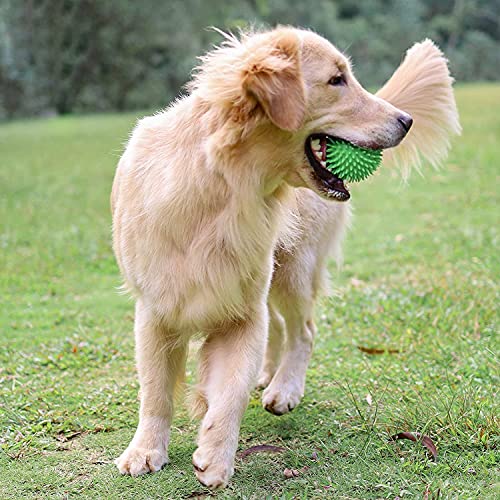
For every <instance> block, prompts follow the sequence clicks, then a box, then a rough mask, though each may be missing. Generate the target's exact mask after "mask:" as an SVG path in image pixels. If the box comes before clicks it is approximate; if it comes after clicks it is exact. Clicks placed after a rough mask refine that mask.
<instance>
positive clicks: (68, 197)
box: [0, 85, 500, 499]
mask: <svg viewBox="0 0 500 500" xmlns="http://www.w3.org/2000/svg"><path fill="white" fill-rule="evenodd" d="M457 97H458V101H459V107H460V111H461V117H462V124H463V127H464V132H463V136H462V137H461V138H460V139H458V140H456V141H455V144H454V148H453V152H452V154H451V157H450V159H449V162H448V164H447V165H446V166H445V167H444V168H443V169H442V170H440V171H433V170H430V169H428V170H427V171H425V172H424V173H425V176H424V177H421V176H419V175H418V174H414V175H413V176H412V178H411V180H410V184H409V185H408V186H404V185H402V184H401V181H400V178H399V177H398V176H397V175H396V172H391V171H384V172H382V173H381V175H379V176H377V177H376V178H375V179H373V180H372V181H370V182H367V183H365V184H363V185H360V186H359V187H358V186H356V187H355V188H354V189H353V200H354V206H355V209H356V210H355V212H356V213H355V221H354V226H353V228H352V230H351V231H350V233H349V236H348V239H347V244H346V249H345V250H346V252H345V253H346V259H345V265H344V267H343V269H342V270H341V271H340V272H339V273H337V272H336V271H334V272H333V274H334V278H335V280H334V281H335V285H336V289H337V292H338V293H337V294H336V295H334V296H332V297H330V298H328V299H325V300H324V302H323V304H322V305H321V306H320V307H319V308H318V311H317V321H318V325H319V335H318V338H317V342H316V349H315V353H314V356H313V360H312V364H311V367H310V370H309V372H308V376H309V378H308V389H307V393H306V396H305V399H304V401H303V402H302V404H301V405H300V406H299V407H298V408H297V409H296V410H294V411H293V412H292V413H291V414H289V415H285V416H283V417H276V416H273V415H271V414H269V413H266V412H265V411H264V410H263V409H262V408H261V406H260V393H259V392H258V391H255V392H254V393H253V397H252V400H251V402H250V406H249V408H248V410H247V412H246V415H245V418H244V421H243V424H242V430H241V439H240V449H245V448H248V447H250V446H253V445H257V444H271V445H278V446H282V447H284V448H285V452H284V453H281V454H273V455H271V454H266V453H259V454H255V455H251V456H248V457H246V458H244V459H238V460H237V463H236V473H235V475H234V477H233V480H232V482H231V484H230V486H229V487H228V489H226V490H225V491H224V492H222V493H219V494H218V495H217V497H218V498H258V499H261V498H265V497H271V496H273V497H274V496H275V497H279V498H321V497H330V498H389V499H394V498H396V497H397V496H399V497H401V498H422V497H425V495H426V493H425V492H426V491H427V492H430V493H427V495H428V498H429V499H430V498H437V497H438V496H439V498H461V499H462V498H481V499H485V498H495V497H496V498H498V497H499V495H500V489H499V487H498V484H499V481H498V474H497V468H496V467H497V462H498V444H499V440H498V423H499V422H498V404H497V403H498V399H497V394H496V391H497V387H498V375H499V371H498V361H497V357H496V355H497V352H498V346H499V345H498V337H497V328H498V315H497V309H498V278H499V270H500V265H499V255H500V251H499V248H498V240H499V231H498V230H499V222H500V221H499V209H498V185H499V183H498V181H499V175H498V172H499V166H500V160H499V156H500V115H499V110H500V85H475V86H467V87H459V88H458V91H457ZM134 119H135V117H134V116H133V115H130V114H129V115H105V116H85V117H65V118H55V119H44V120H31V121H22V122H15V123H11V124H4V125H1V126H0V252H1V253H0V301H1V309H0V332H1V334H0V433H1V434H0V436H1V437H0V446H1V452H0V471H1V474H0V498H2V499H3V498H19V499H21V498H22V499H25V498H51V497H54V498H67V497H77V496H78V497H80V498H116V499H119V498H120V499H121V498H130V499H132V498H133V499H139V498H140V499H143V498H144V499H146V498H169V499H170V498H185V497H195V496H197V495H199V496H203V495H204V494H207V490H205V489H204V488H203V487H202V486H201V485H200V484H199V483H198V482H197V481H196V479H195V477H194V474H193V473H192V468H191V454H192V452H193V451H194V449H195V436H196V426H197V424H196V422H192V421H190V420H189V418H188V416H187V411H186V409H185V408H184V406H183V405H182V404H181V405H179V410H178V412H177V416H176V418H175V421H174V429H173V433H172V442H171V447H170V459H171V463H170V464H169V465H168V466H167V467H166V468H164V469H163V470H162V471H161V472H160V473H158V474H154V475H150V476H145V477H140V478H138V479H132V478H130V477H123V476H120V475H119V473H118V471H117V469H116V467H115V466H114V464H113V463H112V461H113V459H114V458H115V457H116V456H118V455H119V454H120V453H121V451H122V450H123V449H124V448H125V447H126V446H127V444H128V442H129V440H130V438H131V436H132V434H133V432H134V429H135V426H136V423H137V414H138V402H137V388H138V386H137V381H136V375H135V370H134V360H133V336H132V321H133V315H132V313H133V303H132V301H131V300H130V299H129V298H127V297H125V296H123V295H120V294H119V293H118V292H117V290H116V287H117V286H118V285H119V284H120V279H119V276H118V272H117V267H116V264H115V262H114V258H113V255H112V252H111V248H110V214H109V208H108V207H109V203H108V200H109V192H110V187H111V181H112V177H113V172H114V168H115V164H116V163H117V160H118V157H119V155H120V151H121V149H122V144H123V142H124V141H125V140H126V138H127V135H128V133H129V131H130V129H131V127H132V125H133V123H134ZM333 269H334V266H333V265H332V270H333ZM359 346H361V347H366V348H372V347H374V348H380V349H394V350H398V351H399V352H397V353H385V354H381V355H370V354H367V353H365V352H362V351H361V350H359V349H358V347H359ZM192 373H193V367H192V364H191V365H190V372H189V376H188V379H189V380H190V381H192V380H193V375H192ZM401 431H417V432H421V433H424V434H427V435H429V436H430V437H431V438H432V439H433V441H434V442H435V444H436V446H437V448H438V459H437V462H433V461H432V460H430V459H429V457H428V455H427V453H426V450H425V449H424V448H423V447H422V446H421V445H420V444H418V443H412V442H410V441H397V442H389V440H388V438H389V436H391V435H392V434H394V433H397V432H401ZM285 468H289V469H297V470H299V472H300V475H299V476H298V477H295V478H292V479H286V478H285V476H284V474H283V471H284V469H285ZM425 498H427V497H425Z"/></svg>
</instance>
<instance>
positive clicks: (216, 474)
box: [193, 448, 234, 489]
mask: <svg viewBox="0 0 500 500" xmlns="http://www.w3.org/2000/svg"><path fill="white" fill-rule="evenodd" d="M233 462H234V459H233V457H231V459H230V460H229V459H228V457H224V456H222V455H221V453H220V450H217V451H213V450H207V449H204V448H198V449H197V450H196V451H195V452H194V454H193V467H194V472H195V474H196V477H197V479H198V481H199V482H200V483H201V484H203V485H204V486H206V487H207V488H213V489H222V488H225V487H226V486H227V483H228V482H229V479H231V476H232V475H233V473H234V467H233Z"/></svg>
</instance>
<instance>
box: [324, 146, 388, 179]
mask: <svg viewBox="0 0 500 500" xmlns="http://www.w3.org/2000/svg"><path fill="white" fill-rule="evenodd" d="M381 161H382V150H381V149H365V148H360V147H357V146H354V145H353V144H351V143H350V142H347V141H344V140H342V139H332V138H329V139H328V142H327V145H326V168H327V169H328V170H329V171H330V172H331V173H332V174H334V175H336V176H337V177H339V178H340V179H342V180H345V181H349V182H359V181H362V180H364V179H366V178H367V177H369V176H370V175H372V174H373V172H375V170H377V168H378V166H379V165H380V162H381Z"/></svg>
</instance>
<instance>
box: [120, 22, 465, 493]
mask: <svg viewBox="0 0 500 500" xmlns="http://www.w3.org/2000/svg"><path fill="white" fill-rule="evenodd" d="M424 44H425V42H424ZM417 56H418V57H417ZM413 58H416V59H418V60H419V61H420V66H421V67H422V68H427V69H428V70H432V71H437V70H438V71H439V73H438V74H439V75H441V76H440V77H439V78H441V79H442V82H441V87H440V88H441V90H442V93H441V94H436V93H435V92H427V91H425V92H422V89H427V88H428V85H429V78H432V79H434V80H435V77H431V76H427V75H425V74H423V73H419V74H416V75H414V76H413V77H411V76H410V77H409V76H408V72H411V70H412V67H413V65H412V64H411V61H412V59H413ZM336 75H337V76H339V75H340V76H342V78H343V79H344V80H345V83H346V85H342V86H333V85H331V84H330V83H329V82H330V80H331V78H332V77H335V76H336ZM439 78H438V79H439ZM419 82H420V83H419ZM435 85H438V86H439V82H437V81H435ZM450 85H451V80H450V79H449V77H448V72H447V68H446V61H445V60H444V59H443V57H442V55H441V54H440V53H439V51H438V50H437V49H436V48H435V47H434V46H429V45H427V52H422V51H421V50H414V51H413V52H412V51H410V52H409V53H408V55H407V59H406V60H405V63H403V66H402V69H401V70H399V72H396V74H395V75H394V77H393V78H392V79H391V80H390V81H389V82H388V84H387V85H386V87H384V89H383V94H384V97H385V99H387V101H386V100H384V99H381V98H380V97H376V96H373V95H371V94H369V93H368V92H366V91H365V90H364V89H362V87H361V86H360V85H359V83H358V82H357V81H356V80H355V78H354V76H353V75H352V72H351V70H350V66H349V62H348V60H347V59H346V58H345V57H344V56H343V55H342V54H340V53H339V52H338V51H337V50H336V49H335V48H334V47H333V46H332V45H331V44H330V43H329V42H327V41H326V40H324V39H323V38H321V37H319V36H318V35H315V34H314V33H311V32H307V31H302V30H296V29H293V28H278V29H276V30H272V31H270V32H265V33H258V34H252V35H243V36H242V37H241V39H239V40H238V39H236V38H234V37H228V38H227V40H226V42H225V43H224V44H223V45H222V46H221V47H220V48H218V49H216V50H214V51H212V52H211V53H209V54H208V55H207V56H205V57H204V58H203V59H202V63H201V66H200V68H199V70H198V72H197V74H196V76H195V77H194V80H193V82H192V83H191V85H190V94H189V95H188V96H186V97H184V98H182V99H180V100H179V101H177V102H175V103H174V104H173V105H172V106H171V107H170V108H168V109H167V110H165V111H163V112H161V113H158V114H157V115H154V116H151V117H147V118H144V119H143V120H141V121H140V122H139V123H138V125H137V127H136V129H135V130H134V132H133V134H132V137H131V138H130V141H129V143H128V145H127V148H126V151H125V152H124V154H123V156H122V158H121V160H120V163H119V165H118V168H117V171H116V176H115V180H114V184H113V191H112V199H111V204H112V212H113V242H114V250H115V254H116V257H117V261H118V264H119V266H120V269H121V272H122V274H123V277H124V279H125V283H126V286H127V288H128V289H129V290H130V291H131V292H132V293H133V295H134V296H135V298H136V317H135V337H136V357H137V368H138V375H139V382H140V386H141V406H140V415H139V425H138V428H137V431H136V434H135V436H134V438H133V440H132V442H131V443H130V445H129V447H128V448H127V449H126V450H125V451H124V452H123V454H122V455H121V456H120V457H119V458H118V459H117V461H116V463H117V465H118V468H119V470H120V471H121V472H122V473H124V474H131V475H133V476H136V475H139V474H144V473H147V472H154V471H157V470H159V469H160V468H161V467H162V466H163V465H164V464H165V463H166V462H167V447H168V441H169V432H170V425H171V420H172V413H173V402H172V401H173V392H174V388H175V385H176V383H177V382H178V380H179V379H181V378H182V376H183V373H184V369H185V360H186V355H187V350H188V342H189V340H190V338H192V337H193V336H194V335H199V334H201V335H202V336H203V337H202V338H203V339H204V340H203V345H202V347H201V349H200V362H199V377H198V378H199V381H198V385H197V390H196V396H195V406H196V409H197V410H198V413H199V414H200V416H201V417H202V418H203V420H202V423H201V426H200V432H199V437H198V448H197V450H196V451H195V453H194V455H193V465H194V468H195V473H196V476H197V477H198V479H199V480H200V481H201V482H202V483H203V484H205V485H207V486H209V487H223V486H225V485H226V484H227V482H228V480H229V478H230V477H231V475H232V473H233V462H234V454H235V451H236V448H237V444H238V433H239V426H240V421H241V417H242V415H243V412H244V410H245V408H246V405H247V403H248V397H249V392H250V390H251V389H252V387H253V386H254V385H255V382H256V380H257V377H258V375H259V372H260V379H259V383H260V385H262V386H265V387H266V389H265V391H264V393H263V397H262V400H263V405H264V407H265V408H266V409H267V410H268V411H271V412H272V413H275V414H278V415H280V414H283V413H285V412H287V411H290V410H291V409H293V408H294V407H295V406H296V405H297V404H298V402H299V401H300V398H301V397H302V395H303V392H304V383H305V372H306V368H307V364H308V362H309V358H310V355H311V352H312V343H313V339H314V335H315V326H314V321H313V307H314V302H315V300H316V298H317V296H318V294H319V293H320V292H321V290H322V287H323V285H324V284H325V281H326V280H325V277H326V260H327V257H328V256H329V255H330V254H331V253H332V252H333V253H335V254H336V255H337V256H339V255H340V245H341V241H342V237H343V234H344V232H345V229H346V227H347V225H348V221H349V216H350V208H349V204H348V203H335V202H332V201H330V198H331V191H330V190H329V188H328V186H326V185H325V183H324V182H322V181H321V179H320V178H318V177H317V175H316V174H315V173H314V171H313V169H312V167H311V165H310V164H309V162H308V160H307V158H306V155H305V152H304V144H305V142H306V139H307V138H308V137H309V136H310V134H312V133H317V132H322V133H327V134H331V135H336V136H340V137H343V138H345V139H347V140H350V141H351V142H354V143H356V144H358V145H360V146H365V147H380V148H387V147H394V146H397V144H399V142H400V141H401V140H402V139H403V137H404V136H405V134H406V130H404V129H403V128H402V127H401V123H400V118H401V117H406V119H408V115H407V114H405V113H404V111H408V110H407V109H404V111H402V110H401V109H398V108H397V107H395V106H393V105H391V104H390V103H389V102H388V101H391V100H392V101H393V102H394V103H400V102H401V103H402V104H401V106H402V105H403V104H404V105H406V104H409V103H410V104H411V108H412V111H413V112H416V116H415V125H414V127H415V130H417V132H418V131H420V132H418V133H417V138H416V139H415V140H413V139H412V140H411V142H408V143H407V144H406V146H405V147H406V148H407V150H408V151H410V154H409V155H408V154H406V153H405V158H406V159H407V161H409V162H414V161H415V160H416V158H417V151H421V154H422V155H423V156H424V157H425V158H427V159H429V160H431V161H438V160H439V159H440V158H442V154H441V153H442V151H443V144H445V146H444V147H445V148H446V140H447V136H448V134H449V133H450V131H456V130H457V128H456V127H457V126H456V124H455V122H454V121H453V120H452V117H454V116H456V109H455V107H454V101H453V98H452V94H451V90H450V88H451V87H450ZM400 87H403V88H402V90H401V92H400V91H399V89H400ZM408 93H409V94H411V97H410V96H409V95H408ZM439 95H447V96H448V99H441V98H440V97H439ZM450 96H451V97H450ZM421 109H424V110H425V113H424V112H422V114H419V110H421ZM420 117H423V118H422V119H420ZM417 119H418V121H417ZM434 122H436V123H438V124H440V130H441V128H443V129H444V130H445V132H444V133H443V134H436V133H435V131H434V128H433V126H432V123H434ZM430 129H432V130H431V132H432V133H430V132H429V130H430ZM410 137H411V134H410V136H409V137H408V139H406V140H405V141H409V140H410ZM421 141H424V142H421ZM404 144H405V142H403V144H402V146H400V147H403V145H404ZM268 329H269V336H268Z"/></svg>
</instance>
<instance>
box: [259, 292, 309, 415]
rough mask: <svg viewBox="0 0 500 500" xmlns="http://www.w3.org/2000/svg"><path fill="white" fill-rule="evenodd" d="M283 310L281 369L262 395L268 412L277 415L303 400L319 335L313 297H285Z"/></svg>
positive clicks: (281, 308)
mask: <svg viewBox="0 0 500 500" xmlns="http://www.w3.org/2000/svg"><path fill="white" fill-rule="evenodd" d="M283 299H285V300H283ZM271 300H272V299H271ZM279 306H281V307H280V311H281V313H282V314H283V317H284V318H285V322H286V338H285V340H284V343H283V350H282V353H281V360H280V363H279V367H278V369H277V371H276V373H275V374H274V376H273V378H272V380H271V382H270V384H269V385H268V386H267V388H266V389H265V390H264V393H263V394H262V404H263V405H264V408H265V409H266V410H267V411H269V412H271V413H274V414H275V415H283V414H284V413H287V412H289V411H290V410H293V409H294V408H295V406H297V405H298V404H299V402H300V400H301V399H302V396H303V395H304V386H305V379H306V370H307V366H308V364H309V359H310V357H311V353H312V349H313V340H314V336H315V333H316V327H315V325H314V321H313V318H312V315H313V309H314V301H313V297H312V294H311V295H294V296H290V295H288V296H287V297H286V298H285V297H281V300H280V301H279Z"/></svg>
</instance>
